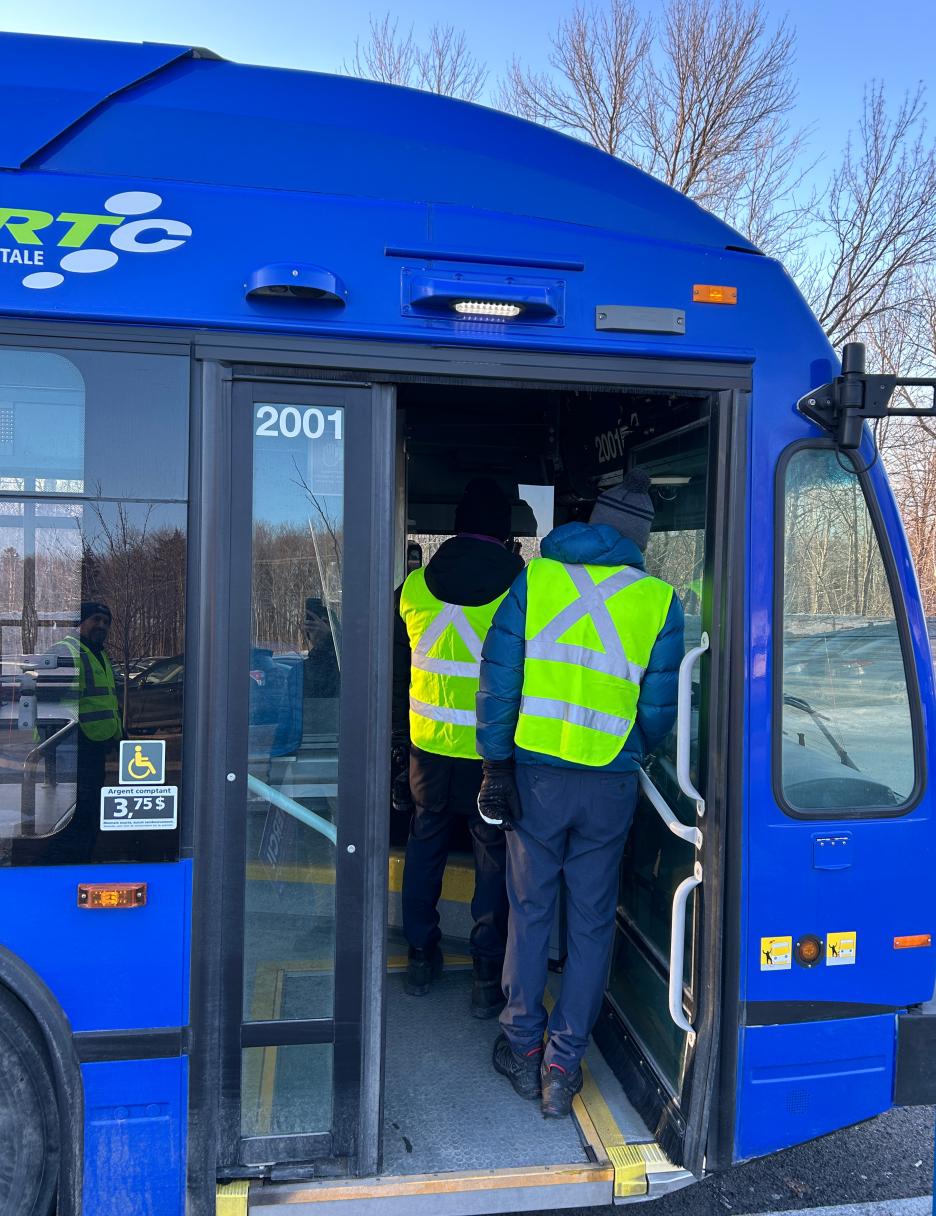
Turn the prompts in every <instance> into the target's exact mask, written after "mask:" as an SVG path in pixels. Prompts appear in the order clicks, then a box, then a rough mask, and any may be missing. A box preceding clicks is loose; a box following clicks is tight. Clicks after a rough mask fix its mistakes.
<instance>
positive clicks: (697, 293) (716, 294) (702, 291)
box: [692, 283, 738, 304]
mask: <svg viewBox="0 0 936 1216" xmlns="http://www.w3.org/2000/svg"><path fill="white" fill-rule="evenodd" d="M692 298H693V300H694V301H695V302H696V304H737V302H738V289H737V287H724V286H718V285H717V284H715V283H693V284H692Z"/></svg>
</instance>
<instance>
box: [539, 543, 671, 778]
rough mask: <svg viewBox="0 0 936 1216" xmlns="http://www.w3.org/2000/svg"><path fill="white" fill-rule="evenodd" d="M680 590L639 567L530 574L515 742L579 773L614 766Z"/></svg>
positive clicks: (543, 568)
mask: <svg viewBox="0 0 936 1216" xmlns="http://www.w3.org/2000/svg"><path fill="white" fill-rule="evenodd" d="M672 598H673V589H672V587H670V586H669V585H668V584H667V583H664V582H662V581H661V580H659V579H656V578H653V577H651V576H650V575H648V574H646V573H645V572H644V571H643V570H638V569H635V568H634V567H632V566H578V565H566V564H564V563H562V562H556V561H552V560H551V559H549V558H536V559H534V560H533V561H532V562H531V563H530V565H529V566H528V567H527V615H526V637H525V657H524V665H523V691H522V695H521V702H520V714H519V718H518V721H517V730H516V734H515V742H516V743H517V744H518V746H520V747H522V748H524V749H526V750H527V751H533V752H540V753H541V754H543V755H548V756H556V757H558V758H559V759H562V760H566V761H568V762H569V763H572V764H581V765H584V766H592V767H600V766H603V765H606V764H609V763H610V762H611V761H612V760H613V759H614V758H615V756H616V755H617V754H618V753H619V752H620V750H621V748H622V747H623V746H624V744H625V742H626V741H627V738H628V736H629V735H630V732H631V730H632V729H633V725H634V720H635V718H636V713H637V699H638V697H639V695H640V685H641V682H642V680H643V678H644V675H645V674H646V667H647V663H648V662H649V660H650V652H651V650H652V649H653V644H654V642H655V641H656V639H657V637H658V635H659V633H660V630H661V629H662V628H663V625H664V623H665V621H666V616H667V613H668V612H669V607H670V603H671V602H672Z"/></svg>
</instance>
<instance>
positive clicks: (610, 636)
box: [526, 565, 647, 684]
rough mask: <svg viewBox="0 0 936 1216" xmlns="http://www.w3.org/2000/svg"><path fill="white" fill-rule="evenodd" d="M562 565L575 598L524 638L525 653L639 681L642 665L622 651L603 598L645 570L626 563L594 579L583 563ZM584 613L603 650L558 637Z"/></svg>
mask: <svg viewBox="0 0 936 1216" xmlns="http://www.w3.org/2000/svg"><path fill="white" fill-rule="evenodd" d="M563 568H564V569H565V571H566V572H567V573H568V575H569V578H571V580H572V582H573V583H574V584H575V589H576V591H577V592H578V593H579V598H578V599H577V600H573V601H572V603H571V604H569V605H568V606H567V607H565V608H563V610H562V611H561V612H560V613H559V614H558V616H554V617H553V619H552V620H551V621H549V623H548V624H546V625H544V626H543V628H542V629H541V630H540V631H539V633H537V634H536V635H535V636H534V637H532V638H528V639H527V643H526V657H527V658H528V659H547V660H551V661H552V662H555V663H574V664H576V665H577V666H579V667H587V668H589V670H591V671H600V672H603V673H604V674H605V675H612V676H617V677H619V678H620V679H622V680H629V681H630V682H631V683H632V684H639V683H640V682H641V680H643V678H644V675H645V674H646V668H644V667H640V666H638V665H637V664H636V663H632V662H631V661H630V659H629V658H628V657H627V655H626V654H625V652H624V647H623V645H622V644H621V639H620V637H619V636H618V631H617V629H616V628H615V626H614V621H613V620H612V618H611V613H610V612H609V611H608V605H607V602H606V601H607V600H609V599H610V598H611V596H612V595H616V594H617V592H618V591H621V590H623V589H624V588H625V587H630V586H631V585H632V584H634V583H637V582H640V580H641V579H642V578H646V577H647V575H646V573H645V572H644V571H643V570H635V569H634V568H633V567H631V566H627V567H625V568H624V569H623V570H619V571H618V572H617V574H611V575H609V576H608V578H606V579H605V580H604V581H603V582H601V583H594V582H593V581H592V578H591V575H590V574H589V573H588V571H587V570H586V569H585V568H584V566H571V565H569V566H567V565H564V566H563ZM585 616H590V617H591V619H592V622H593V624H594V626H595V629H596V631H597V633H598V636H599V638H600V639H601V644H602V645H603V646H604V653H602V652H601V651H598V650H592V649H590V648H589V647H588V646H580V645H577V644H575V643H570V642H560V641H559V638H561V637H562V635H563V634H564V633H565V632H566V631H567V630H569V629H571V628H572V626H573V625H575V624H577V622H578V621H580V620H582V618H583V617H585Z"/></svg>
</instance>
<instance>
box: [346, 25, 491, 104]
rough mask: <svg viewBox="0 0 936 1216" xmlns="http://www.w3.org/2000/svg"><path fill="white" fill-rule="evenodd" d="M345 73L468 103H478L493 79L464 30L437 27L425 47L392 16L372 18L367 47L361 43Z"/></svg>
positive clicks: (409, 30)
mask: <svg viewBox="0 0 936 1216" xmlns="http://www.w3.org/2000/svg"><path fill="white" fill-rule="evenodd" d="M343 70H344V71H345V72H347V74H348V75H349V76H363V77H366V78H367V79H369V80H380V81H382V82H383V83H384V84H402V85H411V86H413V87H414V88H418V89H425V90H426V91H427V92H430V93H443V94H445V95H446V96H448V97H459V98H461V99H462V100H464V101H477V99H478V98H479V97H480V96H481V94H482V92H483V91H484V86H485V83H486V82H487V75H488V73H487V68H486V67H485V65H484V64H483V63H482V62H480V61H479V60H478V59H476V58H475V57H474V55H472V53H471V51H470V50H469V48H468V44H467V41H466V39H465V35H464V33H463V32H462V31H459V30H456V29H455V28H454V27H453V26H451V25H439V24H435V25H433V26H432V28H431V29H430V30H429V34H428V39H427V41H426V43H425V45H420V44H419V43H417V42H416V40H415V37H414V35H413V27H412V26H410V28H409V29H408V30H406V31H405V32H401V31H400V28H399V22H398V21H397V20H396V19H395V18H392V17H391V15H390V14H389V13H386V14H385V15H384V16H383V17H382V18H381V19H380V20H378V19H377V18H375V17H371V18H370V35H369V37H368V40H367V41H366V42H365V43H363V44H362V43H361V41H360V40H359V39H355V42H354V55H353V56H352V57H351V59H350V60H349V61H346V62H345V63H344V65H343Z"/></svg>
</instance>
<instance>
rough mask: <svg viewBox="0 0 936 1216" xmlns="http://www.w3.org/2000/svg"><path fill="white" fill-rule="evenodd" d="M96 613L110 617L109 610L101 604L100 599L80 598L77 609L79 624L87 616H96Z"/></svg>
mask: <svg viewBox="0 0 936 1216" xmlns="http://www.w3.org/2000/svg"><path fill="white" fill-rule="evenodd" d="M98 613H100V615H101V616H106V617H108V618H110V615H111V610H110V609H109V608H108V606H107V605H106V604H102V603H101V601H100V600H82V603H81V608H80V609H79V611H78V624H79V625H80V624H81V622H82V621H86V620H87V619H88V617H89V616H96V615H97V614H98Z"/></svg>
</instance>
